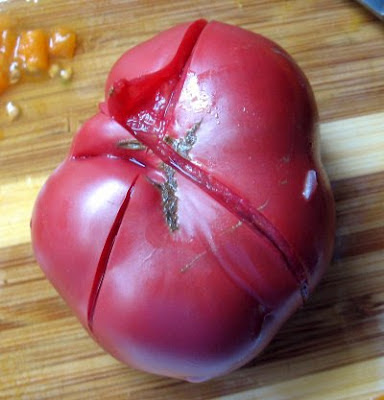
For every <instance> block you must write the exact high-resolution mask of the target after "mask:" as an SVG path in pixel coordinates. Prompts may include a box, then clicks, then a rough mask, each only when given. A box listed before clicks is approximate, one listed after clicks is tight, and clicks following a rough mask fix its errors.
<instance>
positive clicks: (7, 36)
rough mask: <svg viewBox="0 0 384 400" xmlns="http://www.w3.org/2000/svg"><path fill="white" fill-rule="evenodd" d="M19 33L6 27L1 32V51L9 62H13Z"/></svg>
mask: <svg viewBox="0 0 384 400" xmlns="http://www.w3.org/2000/svg"><path fill="white" fill-rule="evenodd" d="M16 40H17V35H16V32H14V31H13V30H11V29H5V30H3V31H2V32H1V34H0V53H3V54H4V56H5V57H6V59H8V62H9V63H10V62H11V58H12V57H13V53H14V49H15V46H16Z"/></svg>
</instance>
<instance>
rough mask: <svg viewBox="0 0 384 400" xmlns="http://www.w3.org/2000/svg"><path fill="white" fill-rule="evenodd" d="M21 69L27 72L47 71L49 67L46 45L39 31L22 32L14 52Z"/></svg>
mask: <svg viewBox="0 0 384 400" xmlns="http://www.w3.org/2000/svg"><path fill="white" fill-rule="evenodd" d="M16 52H17V54H16V56H17V58H18V59H20V61H21V65H22V68H23V69H25V70H27V71H28V72H41V71H47V70H48V67H49V60H48V43H47V36H46V34H45V32H44V31H43V30H41V29H36V30H33V31H25V32H22V33H21V35H20V37H19V43H18V46H17V50H16Z"/></svg>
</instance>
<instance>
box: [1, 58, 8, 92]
mask: <svg viewBox="0 0 384 400" xmlns="http://www.w3.org/2000/svg"><path fill="white" fill-rule="evenodd" d="M8 67H9V62H8V61H7V60H6V58H5V57H4V54H3V53H0V94H1V93H3V92H4V91H5V90H6V89H7V87H8V86H9V78H8Z"/></svg>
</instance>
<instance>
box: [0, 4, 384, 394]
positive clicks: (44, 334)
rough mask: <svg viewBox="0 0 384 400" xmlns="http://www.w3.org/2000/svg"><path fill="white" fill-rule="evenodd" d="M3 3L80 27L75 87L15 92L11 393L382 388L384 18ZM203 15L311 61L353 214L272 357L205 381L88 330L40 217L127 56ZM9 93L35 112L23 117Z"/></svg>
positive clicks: (3, 297) (218, 7)
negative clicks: (35, 246) (188, 378)
mask: <svg viewBox="0 0 384 400" xmlns="http://www.w3.org/2000/svg"><path fill="white" fill-rule="evenodd" d="M0 10H1V12H2V13H3V12H7V13H9V14H10V15H11V16H13V17H18V24H19V26H20V27H21V28H24V29H27V28H36V27H41V28H47V29H49V28H52V27H54V26H63V25H64V26H67V27H69V28H72V29H73V30H75V31H76V32H77V34H78V36H79V45H78V48H77V53H76V57H75V59H74V61H73V62H72V66H73V70H74V77H73V80H72V82H71V83H70V84H67V85H63V84H61V83H60V82H59V81H58V80H52V81H46V82H36V83H28V84H21V85H19V86H17V87H14V88H13V89H12V90H9V91H8V92H7V93H6V94H4V95H2V96H1V97H0V399H7V400H9V399H38V400H41V399H50V400H51V399H71V400H72V399H140V400H145V399H225V400H229V399H231V400H235V399H273V400H275V399H292V400H298V399H303V400H307V399H308V400H315V399H319V400H320V399H327V400H334V399H338V400H341V399H345V400H346V399H348V400H350V399H356V400H357V399H367V400H368V399H370V400H371V399H372V400H373V399H376V400H378V399H383V398H384V397H383V396H384V24H382V23H381V22H380V21H379V20H376V19H375V17H373V16H372V15H371V14H369V13H368V12H367V11H366V10H364V9H363V8H362V7H361V6H360V5H358V4H357V3H355V2H353V1H348V0H281V1H265V0H211V1H206V0H195V1H187V0H181V1H174V2H171V1H169V0H167V1H162V0H161V1H160V0H159V1H156V0H142V1H139V0H137V1H133V0H131V1H124V0H109V1H104V0H99V1H97V0H93V1H86V0H51V1H49V0H40V1H37V0H35V1H32V0H31V1H22V0H9V1H0ZM201 17H204V18H207V19H217V20H221V21H223V22H228V23H232V24H236V25H239V26H242V27H244V28H247V29H250V30H253V31H257V32H259V33H262V34H264V35H266V36H268V37H270V38H271V39H273V40H275V41H277V42H278V43H279V44H281V45H282V46H283V47H285V48H286V49H287V50H288V51H289V52H290V53H291V54H292V55H293V56H294V58H295V59H296V60H297V61H298V63H299V64H300V66H301V67H302V68H303V69H304V71H305V72H306V74H307V75H308V77H309V80H310V81H311V83H312V85H313V88H314V91H315V95H316V98H317V101H318V105H319V111H320V120H321V145H322V154H323V159H324V163H325V166H326V169H327V170H328V173H329V175H330V178H331V181H332V186H333V189H334V194H335V198H336V203H337V218H338V221H337V238H336V250H335V258H334V262H333V265H332V267H331V268H330V269H329V272H328V273H327V275H326V277H325V278H324V280H323V282H322V284H321V285H320V287H319V288H318V289H317V291H316V293H315V294H314V295H313V296H312V297H311V299H310V301H309V302H308V304H306V305H305V307H304V308H303V309H302V310H300V311H299V312H298V313H297V314H296V315H295V316H293V317H292V318H291V320H290V321H289V322H288V323H287V324H286V325H285V327H284V328H283V330H282V331H281V332H280V333H279V334H278V336H277V337H276V338H275V340H274V341H273V343H272V344H271V345H270V346H269V347H268V349H267V350H266V351H265V353H264V354H263V355H262V356H261V357H259V358H258V359H257V360H255V361H254V362H252V363H251V364H250V365H248V366H247V367H245V368H242V369H241V370H239V371H237V372H234V373H232V374H230V375H227V376H224V377H222V378H219V379H215V380H213V381H211V382H207V383H203V384H190V383H185V382H181V381H177V380H173V379H166V378H161V377H157V376H153V375H149V374H146V373H143V372H139V371H136V370H133V369H130V368H128V367H126V366H124V365H122V364H120V363H119V362H117V361H116V360H114V359H113V358H112V357H110V356H109V355H107V354H105V353H104V352H103V351H102V350H101V349H100V348H99V347H98V346H97V345H96V344H95V343H94V342H93V341H92V339H90V338H89V337H88V335H87V334H86V332H85V331H84V330H83V328H82V327H81V326H80V324H79V323H78V322H77V320H76V319H75V318H74V317H73V316H72V314H71V311H70V310H69V309H68V308H67V306H66V305H65V304H64V302H63V301H62V300H61V299H60V298H59V296H58V295H57V293H56V292H55V291H54V289H53V288H52V287H51V285H50V284H49V283H48V282H47V281H46V279H45V278H44V276H43V274H42V272H41V271H40V269H39V267H38V266H37V264H36V262H35V260H34V257H33V254H32V251H31V245H30V233H29V219H30V215H31V210H32V206H33V203H34V199H35V197H36V195H37V193H38V191H39V189H40V187H41V186H42V184H43V183H44V181H45V179H46V178H47V176H48V175H49V174H50V172H51V171H52V170H53V169H54V168H55V167H56V165H57V164H58V163H59V162H60V161H61V160H62V159H63V158H64V156H65V154H66V152H67V150H68V147H69V145H70V142H71V138H72V136H73V134H74V133H75V131H76V130H77V128H78V127H79V125H80V124H81V122H83V121H84V120H85V119H87V118H88V117H89V116H91V115H93V114H94V113H95V110H96V107H97V103H98V101H99V100H100V99H101V98H102V95H103V85H104V80H105V77H106V74H107V72H108V70H109V68H110V67H111V65H112V63H113V62H114V61H115V60H116V59H117V58H118V56H119V55H120V54H121V53H122V52H124V51H125V50H126V49H128V48H129V47H131V46H133V45H135V44H137V43H139V42H140V41H142V40H144V39H146V38H149V37H151V36H153V35H154V34H156V33H157V32H159V31H161V30H163V29H166V28H168V27H170V26H172V25H174V24H176V23H180V22H183V21H187V20H193V19H197V18H201ZM9 100H13V101H14V102H16V103H18V104H19V105H20V107H21V109H22V115H21V117H20V118H19V119H18V120H17V121H14V122H12V123H10V122H8V121H7V118H6V116H5V114H4V106H5V103H6V102H7V101H9Z"/></svg>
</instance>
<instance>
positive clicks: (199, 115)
mask: <svg viewBox="0 0 384 400" xmlns="http://www.w3.org/2000/svg"><path fill="white" fill-rule="evenodd" d="M317 122H318V121H317V111H316V105H315V101H314V97H313V94H312V91H311V88H310V85H309V83H308V81H307V79H306V77H305V76H304V74H303V72H302V71H301V70H300V69H299V67H298V66H297V65H296V63H295V62H294V61H293V60H292V58H291V57H290V56H289V55H288V54H287V53H286V52H285V51H284V50H283V49H282V48H281V47H279V46H278V45H276V44H275V43H273V42H271V41H270V40H268V39H266V38H264V37H262V36H260V35H258V34H255V33H252V32H249V31H246V30H243V29H241V28H239V27H235V26H230V25H227V24H223V23H220V22H209V23H207V22H206V21H204V20H199V21H195V22H193V23H187V24H183V25H180V26H176V27H174V28H171V29H169V30H167V31H165V32H163V33H160V34H159V35H157V36H156V37H154V38H153V39H151V40H148V41H147V42H145V43H142V44H140V45H138V46H137V47H134V48H133V49H131V50H129V51H127V52H126V53H125V54H124V55H123V56H122V57H121V58H120V59H119V60H118V61H117V62H116V64H115V65H114V66H113V68H112V70H111V71H110V73H109V76H108V78H107V83H106V89H105V102H104V103H103V104H101V106H100V111H99V113H98V114H96V115H95V116H93V117H92V118H90V119H89V120H88V121H87V122H85V123H84V125H83V126H82V127H81V128H80V130H79V132H78V133H77V135H76V136H75V138H74V141H73V145H72V148H71V150H70V152H69V155H68V157H67V158H66V159H65V160H64V162H63V163H62V164H61V165H60V166H59V167H58V168H57V170H56V171H55V172H54V173H53V174H52V176H51V177H50V178H49V179H48V181H47V182H46V184H45V185H44V187H43V189H42V190H41V193H40V194H39V197H38V199H37V202H36V205H35V208H34V212H33V217H32V241H33V247H34V251H35V254H36V258H37V261H38V262H39V264H40V265H41V267H42V269H43V270H44V272H45V274H46V276H47V278H48V279H49V280H50V281H51V282H52V284H53V285H54V286H55V288H56V289H57V291H58V292H59V293H60V294H61V295H62V297H63V298H64V299H65V301H66V302H67V303H68V305H69V306H70V307H71V308H72V309H73V311H74V312H75V314H76V315H77V317H78V318H79V320H80V321H81V323H82V324H83V325H84V327H85V328H86V329H87V330H88V331H89V333H90V334H91V335H92V337H93V338H94V339H95V340H96V341H97V342H98V343H99V344H100V345H101V346H102V347H103V348H105V349H106V350H107V351H108V352H110V353H111V354H112V355H113V356H115V357H116V358H118V359H119V360H121V361H123V362H125V363H127V364H129V365H131V366H133V367H136V368H139V369H142V370H145V371H149V372H152V373H156V374H161V375H166V376H171V377H177V378H182V379H186V380H189V381H203V380H207V379H210V378H212V377H215V376H218V375H221V374H224V373H227V372H229V371H231V370H234V369H236V368H238V367H240V366H242V365H244V364H245V363H247V362H248V361H249V360H251V359H252V358H253V357H255V356H256V355H257V354H258V353H260V351H262V350H263V349H264V348H265V346H266V345H267V344H268V343H269V342H270V340H271V339H272V337H273V336H274V335H275V333H276V332H277V331H278V329H279V328H280V327H281V325H282V324H283V323H284V321H286V320H287V318H288V317H289V316H290V315H291V314H292V313H293V312H294V311H295V310H296V309H297V308H298V307H299V306H300V305H302V303H303V301H304V300H305V299H306V298H307V297H308V295H309V293H310V292H311V291H312V290H313V288H314V287H315V285H316V284H317V283H318V282H319V279H320V278H321V276H322V274H323V272H324V270H325V268H326V266H327V265H328V264H329V262H330V258H331V253H332V246H333V236H334V205H333V198H332V194H331V191H330V187H329V183H328V181H327V177H326V175H325V172H324V170H323V168H322V165H321V162H320V157H319V149H318V145H317V140H316V130H317Z"/></svg>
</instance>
